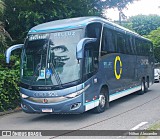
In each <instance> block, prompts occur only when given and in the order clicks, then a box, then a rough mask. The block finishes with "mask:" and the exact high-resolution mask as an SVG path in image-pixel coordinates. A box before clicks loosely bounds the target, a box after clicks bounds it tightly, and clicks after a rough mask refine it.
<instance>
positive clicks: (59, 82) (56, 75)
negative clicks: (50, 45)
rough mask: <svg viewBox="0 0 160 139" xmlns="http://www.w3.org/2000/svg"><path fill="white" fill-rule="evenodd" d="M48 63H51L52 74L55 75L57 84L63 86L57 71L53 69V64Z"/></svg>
mask: <svg viewBox="0 0 160 139" xmlns="http://www.w3.org/2000/svg"><path fill="white" fill-rule="evenodd" d="M50 65H51V69H52V71H53V75H54V77H55V79H56V81H57V83H58V85H59V86H60V87H61V88H62V87H63V86H62V81H61V78H60V77H59V74H58V73H57V71H56V70H55V68H54V66H53V64H52V63H50Z"/></svg>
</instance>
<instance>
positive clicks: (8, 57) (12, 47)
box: [6, 44, 24, 63]
mask: <svg viewBox="0 0 160 139" xmlns="http://www.w3.org/2000/svg"><path fill="white" fill-rule="evenodd" d="M23 46H24V44H16V45H13V46H11V47H9V48H8V49H7V50H6V63H9V61H10V56H11V52H12V51H14V50H16V49H19V48H22V47H23Z"/></svg>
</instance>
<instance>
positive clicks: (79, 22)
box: [29, 16, 148, 40]
mask: <svg viewBox="0 0 160 139" xmlns="http://www.w3.org/2000/svg"><path fill="white" fill-rule="evenodd" d="M93 22H100V23H104V24H106V25H110V26H112V27H114V28H115V30H116V29H120V30H121V31H124V32H125V33H128V34H131V35H134V36H137V37H140V38H142V39H145V40H148V39H146V38H144V37H142V36H140V35H139V34H137V33H135V32H133V31H131V30H129V29H127V28H124V27H122V26H120V25H118V24H115V23H112V22H110V21H108V20H106V19H103V18H101V17H96V16H88V17H77V18H69V19H61V20H55V21H51V22H47V23H43V24H39V25H37V26H35V27H33V28H32V29H31V30H30V31H29V34H34V33H46V32H53V31H60V30H69V29H74V28H81V27H84V26H86V25H88V24H89V23H93Z"/></svg>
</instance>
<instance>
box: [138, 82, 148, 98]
mask: <svg viewBox="0 0 160 139" xmlns="http://www.w3.org/2000/svg"><path fill="white" fill-rule="evenodd" d="M145 91H146V87H145V80H144V79H142V82H141V90H140V91H138V95H143V94H144V93H145Z"/></svg>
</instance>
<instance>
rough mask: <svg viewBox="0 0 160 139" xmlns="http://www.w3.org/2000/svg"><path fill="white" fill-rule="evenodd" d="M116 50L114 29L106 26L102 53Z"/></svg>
mask: <svg viewBox="0 0 160 139" xmlns="http://www.w3.org/2000/svg"><path fill="white" fill-rule="evenodd" d="M114 52H115V33H114V31H113V30H111V29H108V28H106V27H105V28H104V30H103V37H102V49H101V55H102V56H103V55H105V54H107V53H114Z"/></svg>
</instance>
